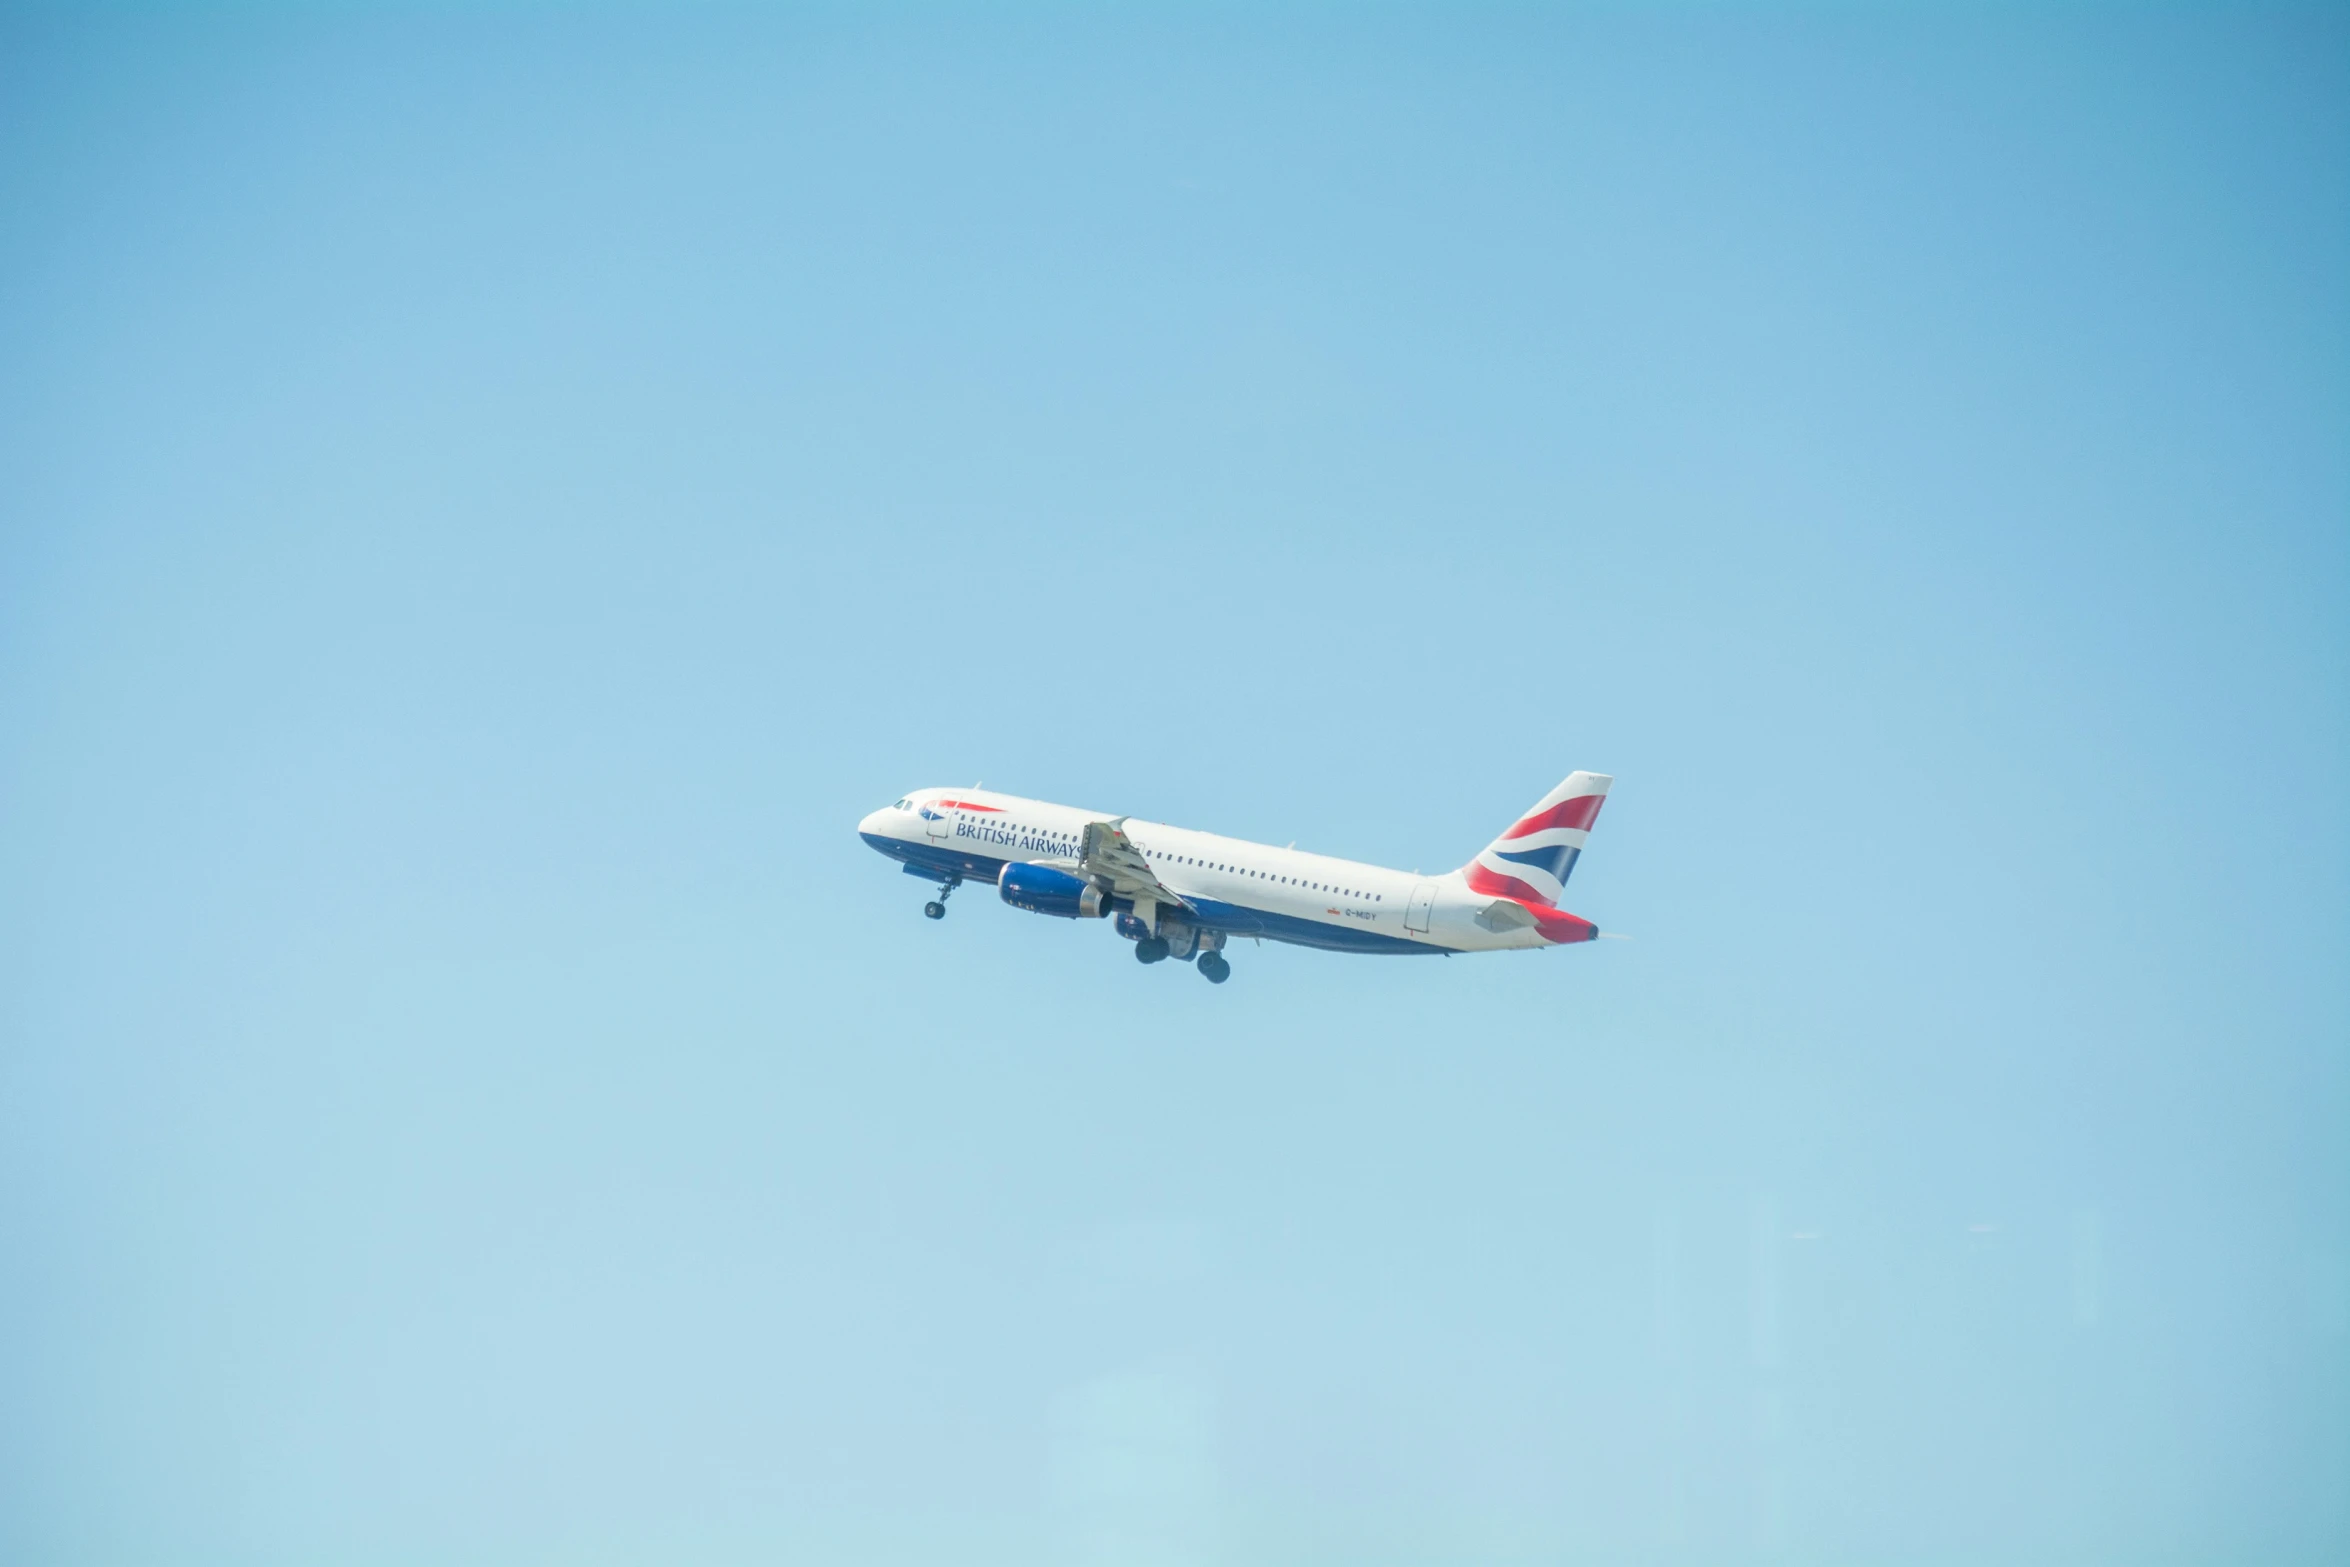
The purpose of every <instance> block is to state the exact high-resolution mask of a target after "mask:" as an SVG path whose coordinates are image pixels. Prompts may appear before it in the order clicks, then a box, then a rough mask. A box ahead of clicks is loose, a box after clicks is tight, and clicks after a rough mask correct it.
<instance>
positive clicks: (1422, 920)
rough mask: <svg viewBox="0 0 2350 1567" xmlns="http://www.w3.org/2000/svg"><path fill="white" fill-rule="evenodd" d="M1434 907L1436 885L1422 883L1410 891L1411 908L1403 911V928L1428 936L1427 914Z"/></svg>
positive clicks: (1426, 882) (1428, 882)
mask: <svg viewBox="0 0 2350 1567" xmlns="http://www.w3.org/2000/svg"><path fill="white" fill-rule="evenodd" d="M1435 906H1436V883H1434V882H1432V881H1424V882H1422V883H1420V885H1418V886H1417V887H1414V888H1413V889H1412V903H1411V907H1410V908H1408V909H1406V910H1404V916H1403V928H1404V929H1406V930H1416V931H1418V932H1419V933H1420V934H1421V935H1423V936H1425V935H1427V934H1428V912H1429V910H1431V909H1433V908H1434V907H1435Z"/></svg>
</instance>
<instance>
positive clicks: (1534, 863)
mask: <svg viewBox="0 0 2350 1567" xmlns="http://www.w3.org/2000/svg"><path fill="white" fill-rule="evenodd" d="M1614 782H1615V780H1614V779H1613V778H1611V777H1609V776H1608V775H1607V774H1606V773H1573V774H1570V775H1569V776H1568V778H1567V781H1566V782H1565V783H1563V784H1560V785H1559V786H1558V787H1557V788H1556V789H1553V790H1551V791H1550V793H1548V794H1546V795H1544V796H1543V797H1542V798H1541V799H1539V800H1537V801H1535V802H1534V808H1533V809H1532V810H1530V811H1528V812H1527V813H1526V814H1525V815H1523V816H1521V817H1519V818H1518V819H1517V821H1516V822H1514V823H1512V824H1511V826H1510V829H1509V831H1507V832H1505V833H1503V834H1502V835H1501V836H1500V837H1498V838H1496V839H1494V840H1493V841H1492V842H1491V843H1489V844H1487V845H1486V846H1485V847H1484V848H1483V849H1482V850H1480V851H1479V852H1478V855H1477V857H1476V858H1475V859H1473V860H1471V861H1470V862H1469V863H1468V864H1466V865H1464V866H1462V867H1461V874H1462V876H1464V877H1465V878H1467V880H1468V883H1469V890H1470V891H1472V892H1481V893H1485V894H1487V895H1488V896H1491V897H1496V898H1521V899H1525V900H1528V901H1530V902H1534V903H1546V904H1550V905H1552V906H1553V907H1555V906H1556V905H1557V903H1558V900H1559V894H1560V893H1561V892H1563V891H1565V889H1566V885H1567V878H1568V877H1569V876H1571V875H1573V874H1574V871H1575V857H1576V856H1577V855H1579V854H1581V853H1582V852H1583V840H1584V839H1585V838H1586V837H1588V836H1590V833H1591V824H1592V823H1593V822H1595V821H1597V820H1598V819H1599V807H1600V805H1601V803H1602V802H1604V801H1605V800H1606V799H1607V790H1608V785H1610V784H1612V783H1614Z"/></svg>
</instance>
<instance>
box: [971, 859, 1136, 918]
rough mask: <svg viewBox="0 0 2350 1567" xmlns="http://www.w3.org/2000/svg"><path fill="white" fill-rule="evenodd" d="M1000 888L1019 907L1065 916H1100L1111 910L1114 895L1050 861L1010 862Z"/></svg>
mask: <svg viewBox="0 0 2350 1567" xmlns="http://www.w3.org/2000/svg"><path fill="white" fill-rule="evenodd" d="M995 885H996V891H997V892H999V893H1001V894H1002V895H1003V899H1004V901H1005V902H1006V903H1009V904H1010V905H1011V906H1012V907H1013V908H1015V909H1026V910H1027V911H1028V912H1029V913H1031V914H1057V915H1059V916H1060V917H1061V918H1063V919H1065V920H1098V919H1100V918H1101V917H1102V916H1103V915H1105V914H1107V913H1109V912H1110V895H1109V894H1108V893H1106V892H1104V891H1102V889H1101V888H1099V887H1097V886H1095V885H1094V884H1093V883H1092V882H1090V881H1087V880H1086V879H1085V878H1084V877H1082V876H1072V875H1070V874H1069V873H1068V872H1067V871H1058V870H1055V869H1053V868H1052V867H1051V866H1050V865H1007V866H1005V867H1004V873H1003V874H1002V875H1001V876H998V877H997V878H996V883H995Z"/></svg>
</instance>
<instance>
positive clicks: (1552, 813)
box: [1501, 794, 1607, 841]
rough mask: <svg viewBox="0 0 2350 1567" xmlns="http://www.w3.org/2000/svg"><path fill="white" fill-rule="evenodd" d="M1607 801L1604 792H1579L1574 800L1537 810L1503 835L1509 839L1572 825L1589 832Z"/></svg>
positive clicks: (1580, 830)
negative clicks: (1545, 809)
mask: <svg viewBox="0 0 2350 1567" xmlns="http://www.w3.org/2000/svg"><path fill="white" fill-rule="evenodd" d="M1606 803H1607V796H1606V795H1604V794H1579V795H1577V796H1575V797H1574V798H1573V799H1572V800H1561V801H1559V803H1558V804H1556V805H1554V806H1552V807H1551V808H1550V809H1549V810H1547V811H1536V812H1535V813H1534V814H1533V815H1532V816H1529V817H1527V818H1526V819H1525V820H1524V821H1522V822H1520V823H1518V825H1517V826H1515V827H1512V828H1511V829H1510V830H1509V831H1508V832H1505V833H1503V834H1502V835H1501V836H1502V838H1503V840H1504V841H1507V840H1509V839H1511V838H1523V837H1526V836H1528V835H1529V834H1532V833H1538V832H1548V831H1550V829H1551V828H1553V827H1572V828H1574V829H1575V830H1576V831H1577V832H1589V831H1590V830H1591V824H1592V823H1593V822H1595V821H1597V820H1599V808H1600V807H1601V806H1602V805H1604V804H1606Z"/></svg>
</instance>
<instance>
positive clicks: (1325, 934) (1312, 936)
mask: <svg viewBox="0 0 2350 1567" xmlns="http://www.w3.org/2000/svg"><path fill="white" fill-rule="evenodd" d="M857 836H858V837H860V838H863V839H864V840H865V842H866V843H867V844H869V845H871V846H872V847H873V848H874V849H875V850H877V851H878V852H880V853H882V854H886V855H888V856H889V857H890V858H891V859H893V860H898V861H901V862H903V863H904V865H905V867H906V870H907V871H908V872H909V873H912V874H917V875H923V876H930V877H934V878H936V879H938V880H940V881H944V880H946V879H947V878H948V877H949V876H955V877H960V878H962V879H964V880H966V881H984V882H993V881H994V880H995V879H996V875H997V873H998V872H1000V871H1002V870H1003V868H1004V867H1005V866H1006V865H1009V864H1011V863H1012V862H1011V861H1009V860H999V859H997V858H995V857H994V856H993V855H988V854H973V853H971V852H970V851H969V850H965V849H952V848H949V847H948V846H947V845H945V844H943V843H908V842H906V841H905V840H904V839H902V838H884V837H882V836H881V835H880V834H879V833H870V832H867V833H859V834H858V835H857ZM1184 901H1185V902H1187V903H1189V904H1190V905H1191V909H1192V915H1191V918H1192V923H1194V924H1196V925H1200V926H1203V927H1205V928H1206V929H1209V930H1220V931H1222V932H1224V933H1225V934H1226V935H1228V936H1261V937H1263V938H1264V939H1265V940H1267V941H1286V942H1289V943H1290V944H1292V945H1293V946H1300V947H1322V948H1326V949H1328V950H1329V951H1332V952H1389V953H1395V954H1398V955H1401V954H1404V953H1414V952H1417V953H1434V954H1437V955H1438V956H1450V954H1449V953H1447V952H1446V951H1445V949H1444V948H1442V947H1438V946H1432V945H1430V944H1429V943H1427V942H1425V941H1406V940H1404V939H1403V938H1402V937H1400V936H1382V935H1380V934H1379V933H1378V932H1377V931H1370V930H1349V929H1347V928H1346V927H1345V926H1343V925H1325V924H1323V923H1322V922H1321V921H1319V920H1306V919H1299V918H1298V917H1297V916H1296V915H1294V914H1276V913H1273V912H1272V911H1270V910H1267V909H1252V908H1250V907H1248V906H1247V905H1246V904H1240V903H1219V902H1218V901H1217V900H1215V899H1214V898H1186V899H1185V900H1184ZM1118 907H1120V908H1121V909H1122V908H1124V907H1126V903H1125V900H1124V899H1120V900H1118Z"/></svg>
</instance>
